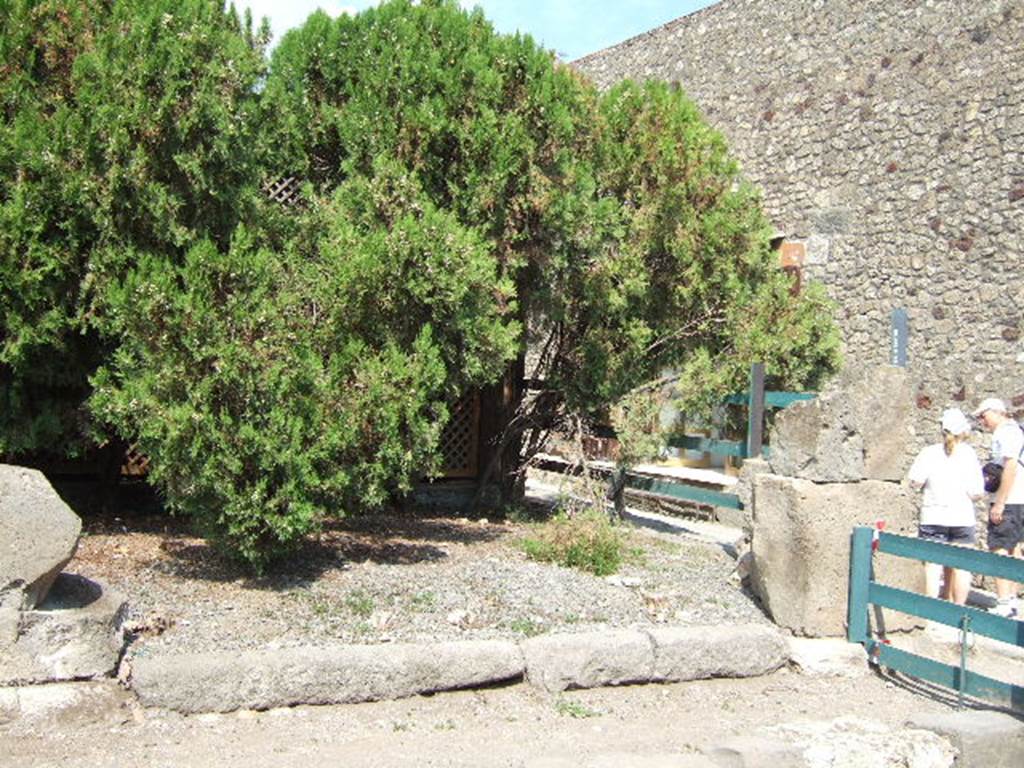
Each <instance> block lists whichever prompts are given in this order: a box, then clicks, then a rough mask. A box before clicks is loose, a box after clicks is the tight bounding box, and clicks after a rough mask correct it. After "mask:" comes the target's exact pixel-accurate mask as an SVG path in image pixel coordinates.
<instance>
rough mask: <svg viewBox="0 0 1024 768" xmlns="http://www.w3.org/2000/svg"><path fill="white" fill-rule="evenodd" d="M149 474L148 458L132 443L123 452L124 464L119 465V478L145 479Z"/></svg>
mask: <svg viewBox="0 0 1024 768" xmlns="http://www.w3.org/2000/svg"><path fill="white" fill-rule="evenodd" d="M148 472H149V456H147V455H146V454H144V453H142V452H141V451H140V450H139V446H138V445H136V444H135V443H132V444H131V445H129V446H128V450H126V451H125V452H124V463H122V464H121V477H145V476H146V474H147V473H148Z"/></svg>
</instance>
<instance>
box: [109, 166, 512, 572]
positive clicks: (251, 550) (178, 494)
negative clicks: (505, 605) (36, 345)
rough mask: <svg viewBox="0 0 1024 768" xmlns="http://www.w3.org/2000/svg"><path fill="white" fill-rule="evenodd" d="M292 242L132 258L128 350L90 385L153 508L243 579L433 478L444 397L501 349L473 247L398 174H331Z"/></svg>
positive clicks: (114, 307)
mask: <svg viewBox="0 0 1024 768" xmlns="http://www.w3.org/2000/svg"><path fill="white" fill-rule="evenodd" d="M304 232H305V238H304V240H303V242H302V243H301V244H300V245H297V246H296V248H295V249H294V250H289V251H287V252H285V253H275V252H272V251H270V250H268V249H266V248H263V247H261V246H260V245H259V244H257V242H256V241H255V239H254V238H253V237H252V236H251V235H250V234H249V233H248V232H247V231H246V230H244V229H241V230H239V231H238V232H237V233H236V235H235V237H234V240H233V241H232V244H231V247H230V249H228V250H227V251H226V252H225V251H222V250H220V249H218V248H217V247H216V246H215V245H214V244H213V243H211V242H205V243H202V244H200V245H197V246H195V247H194V248H193V249H191V250H190V251H189V253H188V254H187V256H186V259H185V263H184V265H183V266H182V267H180V268H175V267H174V265H173V264H170V263H168V262H167V260H165V259H161V258H159V257H155V256H151V255H142V256H140V258H139V259H138V262H137V263H138V266H137V268H136V269H134V270H132V271H131V272H130V273H129V275H128V277H127V279H126V280H125V281H124V282H123V283H122V284H120V285H119V286H117V287H116V288H115V287H113V286H111V288H110V290H109V291H108V292H107V298H108V306H107V310H106V311H107V314H108V315H109V317H110V318H111V319H112V321H116V323H117V331H118V334H119V335H120V336H121V338H122V339H123V340H124V341H123V342H122V346H121V347H120V348H119V350H118V353H117V354H116V355H115V356H114V358H113V360H112V361H111V363H110V364H109V365H106V366H104V367H103V368H102V369H101V370H100V372H99V373H98V374H97V375H96V377H95V378H94V382H93V383H94V385H95V394H94V396H93V401H92V404H93V407H94V409H95V411H96V412H97V413H98V414H100V415H101V416H102V417H103V418H104V419H105V420H106V421H108V422H110V423H112V424H114V425H115V426H116V427H117V429H118V430H119V432H120V433H121V434H123V435H126V436H127V435H134V436H135V437H136V438H137V439H138V441H139V443H140V447H141V448H142V450H143V451H145V452H146V453H147V455H149V456H150V459H151V466H152V475H153V480H154V481H155V482H156V483H158V484H159V486H160V487H161V488H162V490H163V491H164V494H165V496H166V498H167V501H168V502H169V504H170V505H171V506H172V507H174V508H176V509H180V510H182V511H184V512H186V513H187V514H189V515H191V516H193V517H194V518H195V519H196V520H197V521H198V522H199V523H200V524H201V525H202V527H203V530H204V531H205V532H206V534H207V535H209V536H211V537H212V538H214V539H215V540H217V541H220V542H221V543H222V544H223V545H224V546H225V548H226V549H227V550H228V551H229V552H231V553H233V554H235V555H238V556H240V557H242V558H244V559H245V560H246V561H248V562H250V563H251V564H253V565H254V566H255V567H257V568H262V567H263V566H264V565H265V564H266V562H267V561H268V560H269V559H270V558H272V557H274V556H279V555H281V554H284V553H286V552H288V551H290V550H291V549H292V548H293V547H294V546H295V545H296V544H297V543H298V542H299V541H301V539H302V537H303V536H305V535H306V534H308V533H310V532H311V531H315V530H316V529H317V527H318V526H319V523H320V521H321V519H322V518H323V516H324V515H325V514H332V515H334V516H341V515H343V514H344V513H345V512H346V511H347V510H350V509H373V508H375V507H378V506H380V505H382V504H383V503H384V502H385V501H387V499H388V498H389V497H390V496H391V495H392V494H393V493H395V492H397V491H401V490H407V489H408V488H409V487H410V483H411V481H412V479H414V478H415V477H416V476H417V475H419V474H421V473H424V472H429V471H430V470H431V468H432V467H434V466H435V465H436V463H437V460H438V456H437V444H438V438H439V433H440V430H441V428H442V426H443V425H444V422H445V421H446V419H447V406H446V403H447V402H448V401H449V399H450V398H451V397H452V396H453V395H456V394H458V393H459V392H460V391H461V390H462V388H464V387H466V386H470V385H472V384H478V383H481V382H482V381H487V380H489V379H491V378H493V377H495V376H496V375H497V374H498V373H499V372H500V371H501V370H502V367H503V366H504V364H505V363H506V361H507V360H508V359H509V358H510V357H511V355H512V354H513V351H514V348H515V341H516V336H517V329H516V326H515V324H514V323H510V322H508V321H506V320H505V319H504V317H503V314H502V312H501V311H500V308H499V306H498V305H499V302H498V299H499V298H500V297H501V296H503V295H504V294H505V292H506V289H505V287H504V286H503V283H502V281H501V280H500V279H499V278H498V277H497V275H496V269H495V264H494V262H493V259H491V258H490V255H489V251H488V249H487V248H486V246H485V245H484V244H483V243H482V242H481V241H480V239H479V238H478V237H477V236H476V235H474V233H473V232H471V231H469V230H466V229H464V228H462V227H460V226H459V225H458V224H457V223H456V222H454V221H453V219H452V217H451V216H449V215H447V214H444V213H442V212H440V211H438V210H436V209H435V208H434V207H433V205H431V203H430V202H429V201H427V200H423V199H422V195H421V193H420V191H419V190H418V188H417V186H416V185H415V183H414V181H413V180H412V179H411V178H410V177H409V176H407V175H402V174H401V173H400V172H398V171H396V170H395V169H394V168H391V167H381V168H379V169H378V174H377V175H376V176H375V177H374V179H372V180H367V179H363V178H353V179H350V180H348V181H346V182H345V183H344V184H343V185H341V186H340V187H339V188H338V189H337V190H336V192H335V194H334V195H333V196H332V198H331V199H330V200H327V201H324V202H323V205H322V207H321V206H317V207H316V208H314V209H313V210H312V211H311V212H310V213H309V214H308V222H307V224H306V226H305V227H304Z"/></svg>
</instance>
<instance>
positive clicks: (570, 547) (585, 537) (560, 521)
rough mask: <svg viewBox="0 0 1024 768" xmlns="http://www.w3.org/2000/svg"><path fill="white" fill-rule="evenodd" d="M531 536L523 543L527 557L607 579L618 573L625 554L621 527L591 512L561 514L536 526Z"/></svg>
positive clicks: (625, 545)
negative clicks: (606, 577)
mask: <svg viewBox="0 0 1024 768" xmlns="http://www.w3.org/2000/svg"><path fill="white" fill-rule="evenodd" d="M533 533H534V535H533V536H531V537H528V538H525V539H523V541H522V547H523V550H524V551H525V552H526V554H527V556H528V557H530V558H531V559H533V560H539V561H541V562H548V563H557V564H558V565H561V566H564V567H566V568H578V569H579V570H581V571H587V572H588V573H592V574H594V575H595V576H608V575H610V574H613V573H615V572H616V571H618V569H619V566H620V565H621V564H622V561H623V559H624V558H625V557H626V554H627V551H626V550H627V536H626V533H625V531H624V530H623V528H622V527H621V526H619V525H616V524H614V523H613V522H612V521H611V520H610V519H609V518H608V516H607V515H606V514H604V513H602V512H599V511H597V510H594V509H588V510H585V511H583V512H579V513H576V514H573V515H568V514H566V513H560V514H558V515H557V516H555V517H554V518H552V519H551V520H549V521H548V522H546V523H539V524H538V525H536V526H535V527H534V531H533Z"/></svg>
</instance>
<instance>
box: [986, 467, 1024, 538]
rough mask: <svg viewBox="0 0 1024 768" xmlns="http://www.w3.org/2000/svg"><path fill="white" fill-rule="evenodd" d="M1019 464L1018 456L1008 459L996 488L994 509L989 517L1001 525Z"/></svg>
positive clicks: (993, 501) (993, 502)
mask: <svg viewBox="0 0 1024 768" xmlns="http://www.w3.org/2000/svg"><path fill="white" fill-rule="evenodd" d="M1018 466H1019V464H1018V463H1017V459H1016V458H1012V459H1007V460H1006V463H1005V464H1004V465H1003V476H1002V478H1001V479H1000V481H999V487H998V488H997V489H996V495H995V498H994V499H993V500H992V509H991V510H990V511H989V513H988V516H989V519H990V520H991V521H992V522H993V523H995V524H996V525H999V524H1000V523H1001V522H1003V509H1004V508H1005V507H1006V497H1007V496H1009V495H1010V489H1011V488H1013V482H1014V480H1016V479H1017V468H1018Z"/></svg>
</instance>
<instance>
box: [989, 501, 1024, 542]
mask: <svg viewBox="0 0 1024 768" xmlns="http://www.w3.org/2000/svg"><path fill="white" fill-rule="evenodd" d="M1021 540H1024V504H1007V505H1006V506H1005V507H1003V522H1001V523H1000V524H999V525H992V523H991V522H989V524H988V548H989V549H1005V550H1006V551H1007V552H1009V551H1010V550H1012V549H1013V548H1014V547H1016V546H1017V544H1018V543H1019V542H1020V541H1021Z"/></svg>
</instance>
